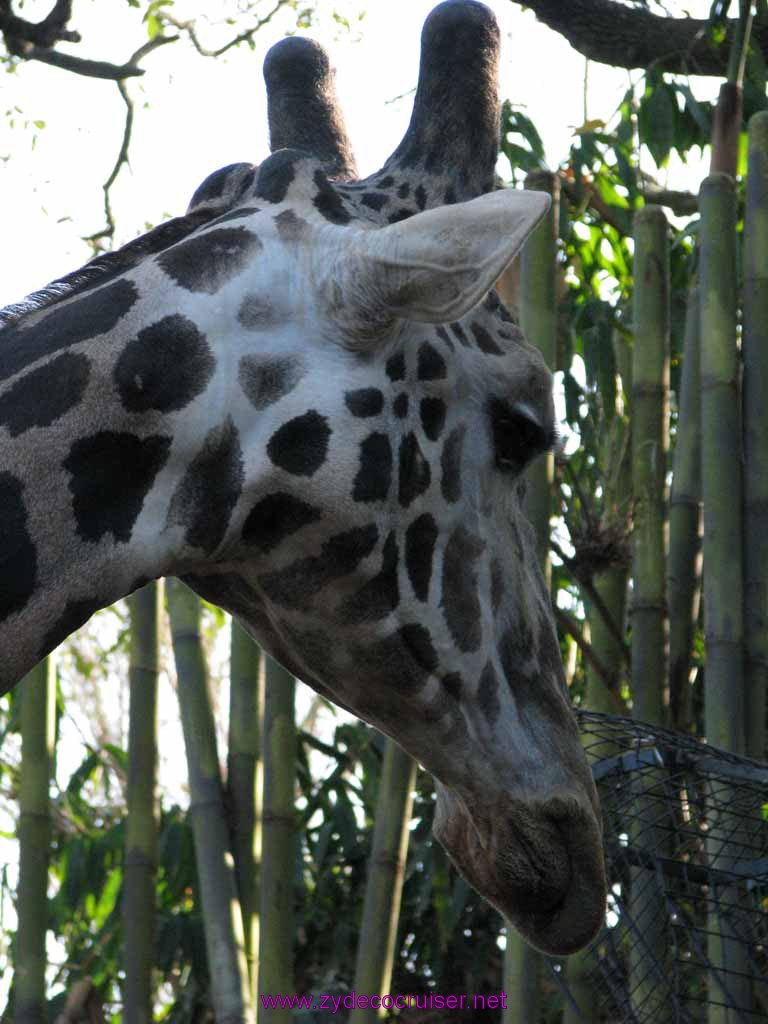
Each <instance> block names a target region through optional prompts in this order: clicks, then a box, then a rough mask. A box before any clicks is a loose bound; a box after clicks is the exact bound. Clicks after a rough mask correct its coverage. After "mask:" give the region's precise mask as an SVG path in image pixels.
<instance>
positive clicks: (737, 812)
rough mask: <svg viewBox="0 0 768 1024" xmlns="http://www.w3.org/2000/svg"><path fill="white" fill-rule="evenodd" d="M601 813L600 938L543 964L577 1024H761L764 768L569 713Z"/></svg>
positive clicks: (767, 986)
mask: <svg viewBox="0 0 768 1024" xmlns="http://www.w3.org/2000/svg"><path fill="white" fill-rule="evenodd" d="M579 720H580V725H581V729H582V733H583V736H584V744H585V747H586V750H587V755H588V757H589V760H590V763H591V766H592V771H593V774H594V777H595V781H596V782H597V786H598V790H599V792H600V798H601V801H602V807H603V820H604V828H605V850H606V860H607V865H608V873H609V905H608V912H607V915H606V923H605V927H604V928H603V930H602V931H601V933H600V935H599V936H598V938H597V939H596V941H595V942H594V943H593V944H592V946H591V947H590V949H589V950H588V951H587V952H586V953H584V954H582V955H580V956H578V957H572V958H570V959H569V961H568V963H567V964H562V963H557V962H556V961H553V963H552V966H553V969H554V971H555V976H556V977H557V979H558V981H559V982H560V983H561V984H562V985H563V990H564V991H563V995H564V998H565V1001H566V1004H567V1011H566V1016H567V1018H568V1019H570V1020H572V1021H579V1020H582V1021H586V1022H589V1024H598V1022H601V1024H608V1022H610V1024H619V1022H621V1024H651V1022H653V1024H677V1022H681V1024H682V1022H685V1024H689V1022H690V1024H699V1022H701V1024H714V1022H716V1024H757V1022H758V1021H765V1020H768V765H764V764H759V763H757V762H754V761H749V760H747V759H745V758H740V757H735V756H734V755H732V754H728V753H725V752H724V751H722V750H718V749H716V748H714V747H710V746H706V745H704V744H702V743H698V742H697V741H696V740H694V739H692V738H690V737H687V736H685V735H681V734H678V733H673V732H670V731H668V730H665V729H658V728H654V727H652V726H648V725H644V724H642V723H638V722H633V721H631V720H628V719H621V718H614V717H612V716H606V715H598V714H594V713H591V712H580V713H579Z"/></svg>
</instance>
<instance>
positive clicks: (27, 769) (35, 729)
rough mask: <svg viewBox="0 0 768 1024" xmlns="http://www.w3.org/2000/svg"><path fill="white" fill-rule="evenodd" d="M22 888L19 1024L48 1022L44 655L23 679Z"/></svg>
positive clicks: (48, 670)
mask: <svg viewBox="0 0 768 1024" xmlns="http://www.w3.org/2000/svg"><path fill="white" fill-rule="evenodd" d="M19 698H20V701H21V772H20V782H19V886H18V893H17V903H16V912H17V915H18V922H19V923H18V930H17V933H16V954H15V965H14V966H15V976H14V990H15V1001H14V1013H13V1021H14V1024H42V1022H44V1021H45V1020H47V1001H46V997H45V967H46V962H47V961H46V950H45V933H46V925H47V920H48V858H49V846H50V835H51V809H50V800H49V787H50V779H51V771H52V768H53V756H54V744H55V731H56V670H55V662H54V659H53V658H52V657H48V658H45V659H44V660H43V661H41V662H40V663H39V664H38V665H36V666H35V667H34V668H33V669H32V671H31V672H29V673H28V674H27V675H26V676H25V677H24V679H23V680H22V682H21V684H20V686H19Z"/></svg>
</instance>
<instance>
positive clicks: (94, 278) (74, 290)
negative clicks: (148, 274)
mask: <svg viewBox="0 0 768 1024" xmlns="http://www.w3.org/2000/svg"><path fill="white" fill-rule="evenodd" d="M230 205H231V204H230ZM228 209H229V205H228V204H226V203H222V204H220V205H218V206H205V207H202V208H198V209H192V210H190V211H189V212H188V213H186V214H185V215H184V216H183V217H173V218H172V219H171V220H167V221H164V222H163V223H162V224H158V226H157V227H155V228H152V230H151V231H147V232H146V234H143V235H139V237H138V238H134V239H133V240H132V241H130V242H127V243H126V244H125V245H123V246H121V247H120V248H119V249H115V250H114V251H113V252H105V253H102V254H101V255H100V256H96V257H95V259H92V260H90V261H89V262H88V263H86V264H84V266H82V267H80V268H79V269H78V270H73V271H72V272H71V273H69V274H65V275H64V276H63V277H58V278H56V280H55V281H51V282H50V284H47V285H46V286H45V287H44V288H40V289H39V290H38V291H35V292H32V293H31V294H30V295H27V297H26V298H24V299H22V300H21V301H20V302H14V303H11V305H9V306H5V308H3V309H0V331H1V330H2V329H3V328H6V327H16V326H19V325H20V324H23V322H24V321H25V320H26V319H27V318H28V317H31V316H32V315H33V314H34V313H38V312H40V311H41V310H43V309H48V308H50V307H51V306H55V305H57V304H58V303H59V302H63V301H64V300H65V299H70V298H72V297H73V296H75V295H80V294H82V293H83V292H87V291H90V289H91V288H96V287H98V286H99V285H101V284H105V283H106V282H107V281H110V280H112V279H113V278H115V277H118V276H119V275H120V274H123V273H125V271H126V270H131V269H132V268H133V267H136V266H138V265H139V264H140V263H141V262H142V261H143V260H145V259H146V258H147V257H148V256H154V255H155V254H156V253H159V252H163V250H165V249H168V248H170V246H172V245H175V244H176V242H180V241H181V240H182V239H184V238H186V237H187V236H188V235H191V234H192V232H193V231H196V230H197V229H198V228H200V227H203V226H204V225H205V224H208V223H209V222H210V221H211V220H214V219H215V218H216V217H219V216H221V214H222V213H224V212H226V211H227V210H228Z"/></svg>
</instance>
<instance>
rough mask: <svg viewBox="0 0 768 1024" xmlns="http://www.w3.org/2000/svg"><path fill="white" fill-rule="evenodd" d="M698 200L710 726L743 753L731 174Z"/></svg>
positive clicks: (715, 736)
mask: <svg viewBox="0 0 768 1024" xmlns="http://www.w3.org/2000/svg"><path fill="white" fill-rule="evenodd" d="M700 202H701V236H700V237H701V389H702V390H701V456H702V470H701V475H702V493H703V497H704V544H703V549H704V566H705V577H704V623H705V627H706V631H705V643H706V666H707V668H706V695H705V706H706V729H707V739H708V741H709V742H710V743H714V744H716V745H717V746H720V747H724V748H725V749H726V750H731V751H733V752H734V753H738V754H742V753H744V749H745V742H744V736H745V716H744V689H743V667H742V660H743V640H744V628H743V613H742V608H743V602H742V533H741V494H742V471H741V424H740V422H739V401H738V399H739V394H738V372H739V365H738V352H737V347H736V196H735V191H734V183H733V180H732V179H731V178H728V177H727V176H726V175H724V174H714V175H710V176H709V177H708V178H706V179H705V180H704V182H703V184H702V186H701V193H700ZM761 441H762V438H761Z"/></svg>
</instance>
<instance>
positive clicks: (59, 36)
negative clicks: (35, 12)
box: [0, 0, 80, 57]
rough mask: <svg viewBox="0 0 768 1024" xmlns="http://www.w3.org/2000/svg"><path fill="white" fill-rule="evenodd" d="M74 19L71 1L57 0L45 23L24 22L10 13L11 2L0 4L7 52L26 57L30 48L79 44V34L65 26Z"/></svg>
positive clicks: (6, 0) (0, 19) (0, 24)
mask: <svg viewBox="0 0 768 1024" xmlns="http://www.w3.org/2000/svg"><path fill="white" fill-rule="evenodd" d="M71 17H72V0H56V3H55V4H54V5H53V7H52V8H51V11H50V13H49V14H47V15H46V16H45V17H44V18H43V20H42V21H25V20H24V18H19V17H18V15H16V14H14V13H13V11H12V10H11V0H2V2H0V32H2V34H3V36H4V37H5V44H6V46H7V47H8V52H9V53H12V54H14V56H17V57H23V56H24V52H23V51H24V49H25V47H26V46H27V45H32V46H43V47H50V46H55V44H56V43H61V42H66V43H79V42H80V33H79V32H74V31H72V30H71V29H68V28H67V27H66V25H67V22H68V21H69V19H70V18H71Z"/></svg>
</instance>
